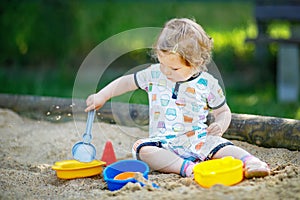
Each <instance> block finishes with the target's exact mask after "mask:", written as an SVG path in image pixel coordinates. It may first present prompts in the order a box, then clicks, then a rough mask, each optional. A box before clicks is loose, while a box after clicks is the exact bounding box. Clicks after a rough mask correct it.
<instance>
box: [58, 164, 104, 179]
mask: <svg viewBox="0 0 300 200" xmlns="http://www.w3.org/2000/svg"><path fill="white" fill-rule="evenodd" d="M103 165H105V162H103V161H100V160H93V161H92V162H88V163H87V162H79V161H77V160H63V161H59V162H56V163H54V165H53V166H52V169H53V170H55V171H56V175H57V177H58V178H61V179H74V178H83V177H89V176H94V175H97V174H101V172H102V170H103Z"/></svg>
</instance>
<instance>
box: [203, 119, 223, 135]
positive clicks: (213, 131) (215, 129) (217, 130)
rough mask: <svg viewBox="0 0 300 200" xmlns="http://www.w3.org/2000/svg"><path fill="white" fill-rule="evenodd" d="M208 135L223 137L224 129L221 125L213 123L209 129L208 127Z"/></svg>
mask: <svg viewBox="0 0 300 200" xmlns="http://www.w3.org/2000/svg"><path fill="white" fill-rule="evenodd" d="M206 130H207V134H209V135H215V136H222V135H223V131H222V128H221V126H220V124H218V123H216V122H213V123H211V124H210V125H209V126H208V127H207V129H206Z"/></svg>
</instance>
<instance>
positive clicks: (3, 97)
mask: <svg viewBox="0 0 300 200" xmlns="http://www.w3.org/2000/svg"><path fill="white" fill-rule="evenodd" d="M0 108H7V109H11V110H13V111H15V112H17V113H18V114H20V115H22V116H26V117H29V118H32V119H36V120H47V121H51V122H64V121H70V120H86V116H87V114H86V113H85V112H84V108H85V101H84V100H83V99H69V98H57V97H41V96H29V95H9V94H0ZM148 111H149V110H148V106H147V105H138V104H126V103H117V102H107V103H106V104H105V105H104V106H103V107H102V108H101V109H100V110H98V111H97V119H98V121H103V122H107V123H117V124H120V125H125V126H131V127H139V128H147V125H148ZM211 121H213V118H212V116H211V115H209V118H208V123H210V122H211ZM224 137H225V138H228V139H234V140H241V141H246V142H249V143H251V144H256V145H258V146H263V147H275V148H287V149H290V150H298V151H299V150H300V121H299V120H294V119H285V118H276V117H266V116H258V115H247V114H234V113H233V114H232V120H231V124H230V126H229V128H228V130H227V131H226V132H225V134H224Z"/></svg>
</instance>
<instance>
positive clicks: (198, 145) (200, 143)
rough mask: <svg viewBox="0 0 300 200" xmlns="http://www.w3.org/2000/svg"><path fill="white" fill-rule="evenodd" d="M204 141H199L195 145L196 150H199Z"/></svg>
mask: <svg viewBox="0 0 300 200" xmlns="http://www.w3.org/2000/svg"><path fill="white" fill-rule="evenodd" d="M203 144H204V142H199V143H198V144H196V145H195V150H197V151H199V150H200V149H201V147H202V146H203Z"/></svg>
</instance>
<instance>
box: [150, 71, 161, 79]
mask: <svg viewBox="0 0 300 200" xmlns="http://www.w3.org/2000/svg"><path fill="white" fill-rule="evenodd" d="M151 76H152V78H153V79H157V78H159V76H160V71H151Z"/></svg>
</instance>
